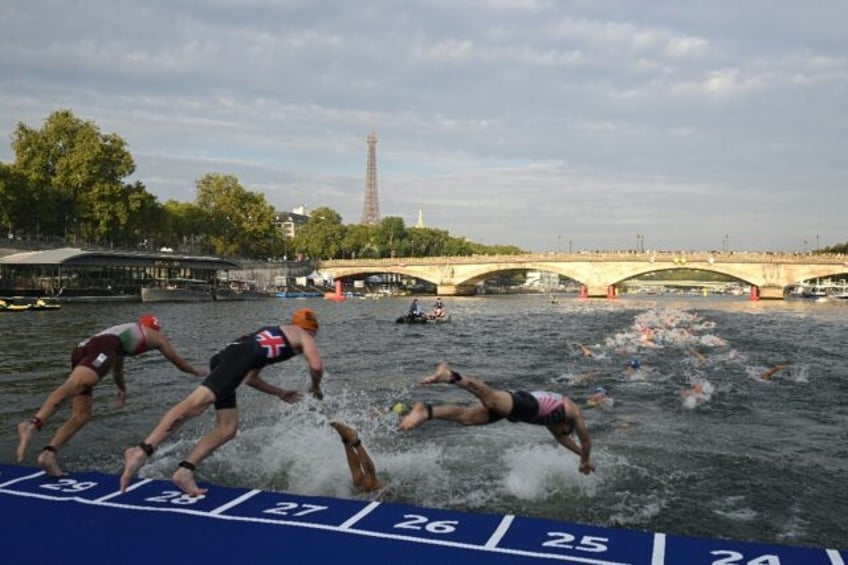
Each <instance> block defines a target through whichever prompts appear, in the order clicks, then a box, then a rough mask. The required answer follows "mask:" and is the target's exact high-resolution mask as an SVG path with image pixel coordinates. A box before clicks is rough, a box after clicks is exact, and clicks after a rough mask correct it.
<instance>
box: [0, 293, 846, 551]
mask: <svg viewBox="0 0 848 565" xmlns="http://www.w3.org/2000/svg"><path fill="white" fill-rule="evenodd" d="M426 301H429V299H425V302H426ZM407 303H408V300H407V299H400V298H386V299H382V300H347V301H344V302H341V303H336V302H331V301H325V300H320V299H311V300H280V299H278V300H270V301H261V302H242V303H238V302H230V303H221V302H219V303H207V304H161V305H156V306H155V308H153V310H154V311H155V313H156V314H157V315H158V316H159V318H160V319H161V321H162V323H163V327H164V332H165V334H166V335H167V336H168V337H169V339H170V340H171V341H172V343H173V344H174V345H175V346H176V348H177V350H178V351H180V352H181V353H182V354H183V355H184V356H185V357H186V358H188V359H190V360H191V361H192V362H194V363H198V364H205V362H206V360H207V359H208V358H209V356H210V355H211V354H212V353H214V352H215V351H216V350H217V349H218V348H219V347H220V346H222V345H223V344H225V343H227V342H228V341H230V340H231V339H232V338H234V337H236V336H238V335H240V334H242V333H243V332H246V331H251V330H253V329H255V328H256V327H258V326H260V325H265V324H272V323H276V322H278V321H279V320H280V319H283V318H287V317H288V316H289V315H290V313H291V312H292V311H293V310H294V309H295V308H298V307H301V306H304V305H308V306H310V307H312V308H314V309H315V310H316V312H317V313H318V317H319V320H320V321H321V331H320V333H319V336H318V343H319V346H320V348H321V351H322V355H323V357H324V359H325V364H326V370H327V374H326V377H325V384H324V391H325V400H324V401H323V402H318V401H315V400H314V399H311V398H309V399H307V400H305V401H303V402H301V403H299V404H296V405H288V404H284V403H282V402H280V401H278V400H276V399H274V398H271V397H269V396H266V395H263V394H261V393H259V392H257V391H255V390H253V389H250V388H248V387H244V388H242V389H240V395H239V405H240V407H241V408H242V411H241V429H240V432H239V436H238V437H237V438H236V439H235V440H233V441H232V442H230V443H229V444H227V445H226V446H224V447H223V448H222V449H220V450H219V451H218V452H216V453H215V454H213V455H212V456H211V457H210V458H209V459H207V460H206V461H205V462H204V463H203V465H202V466H201V467H200V468H199V469H198V475H199V480H202V481H208V482H212V483H217V484H224V485H231V486H242V487H251V488H258V489H265V490H283V489H285V490H288V491H291V492H295V493H298V494H309V495H326V496H340V497H354V496H356V495H355V494H354V493H353V492H352V491H351V487H350V479H349V475H348V471H347V467H346V463H345V459H344V452H343V450H342V446H341V443H340V442H339V439H338V436H337V435H336V433H335V432H334V431H333V430H332V428H330V426H329V425H328V422H329V421H330V420H333V419H338V420H342V421H345V422H347V423H348V424H350V425H352V426H354V427H356V428H357V429H358V430H359V432H360V436H361V438H362V440H363V443H364V444H365V445H366V446H367V447H368V448H369V451H370V452H371V454H372V457H373V458H374V460H375V462H376V465H377V468H378V470H379V473H380V475H381V477H382V478H383V479H384V480H385V481H388V483H390V484H391V487H392V488H391V495H390V496H391V498H392V499H393V500H397V501H402V502H410V503H414V504H418V505H423V506H435V507H447V508H453V509H459V510H469V511H475V512H484V513H517V514H522V515H530V516H540V517H550V518H554V519H562V520H567V521H573V522H579V523H590V524H599V525H605V526H614V527H625V528H633V529H640V530H650V531H663V532H667V533H676V534H684V535H694V536H703V537H711V538H712V537H719V538H732V539H745V540H757V541H764V542H772V543H779V544H787V545H803V546H807V545H809V546H822V547H832V548H840V549H845V548H848V519H846V514H845V511H846V509H848V433H846V430H848V407H846V403H845V398H846V395H848V379H846V376H845V370H846V365H848V363H846V361H848V353H846V335H848V304H840V303H836V304H822V303H815V302H806V301H800V300H799V301H786V302H765V301H761V302H752V301H750V300H747V299H745V298H744V297H741V298H740V297H725V296H710V297H701V296H687V297H681V296H678V295H673V296H661V297H647V296H624V297H621V298H618V299H616V300H580V299H578V298H573V297H561V298H560V300H559V302H558V303H552V302H551V300H550V299H549V298H548V297H546V296H540V295H524V296H485V297H468V298H448V299H447V300H446V303H447V307H448V310H449V312H450V314H451V322H450V323H445V324H438V325H430V324H428V325H405V324H396V323H395V319H396V318H397V317H398V316H399V315H401V314H402V313H403V312H404V311H405V310H406V307H407V305H408V304H407ZM150 309H151V307H150V306H149V305H143V304H134V303H129V304H127V303H124V304H114V303H113V304H66V305H64V307H63V308H62V310H60V311H53V312H26V313H15V314H9V313H7V314H0V343H2V353H0V398H2V403H1V405H0V409H2V418H3V422H4V424H3V426H2V431H0V460H2V462H4V463H13V462H14V451H15V445H16V443H17V438H16V434H15V432H14V425H15V424H16V423H17V422H18V421H20V420H23V419H27V418H29V417H30V416H31V415H32V414H33V413H34V412H35V410H36V409H37V408H38V406H39V405H40V403H41V402H43V400H44V399H45V398H46V396H47V394H48V393H49V392H50V391H51V390H52V389H53V388H55V387H56V386H57V385H58V384H60V383H61V382H62V381H63V379H64V378H65V377H66V375H67V371H68V368H69V354H70V351H71V348H72V347H73V345H74V344H75V343H76V342H78V341H80V340H82V339H83V338H85V337H87V336H88V335H90V334H91V333H94V332H96V331H99V330H101V329H102V328H104V327H106V326H109V325H112V324H114V323H119V322H124V321H128V320H132V319H134V318H135V317H136V316H138V315H139V314H141V313H143V312H145V311H149V310H150ZM575 343H581V344H584V345H585V346H587V347H588V348H589V350H590V351H591V352H592V355H591V356H586V355H583V353H582V352H581V349H580V348H579V347H576V346H575V345H573V344H575ZM634 358H635V359H638V360H639V362H640V365H641V366H640V368H639V369H638V370H636V371H633V370H632V369H629V368H628V367H629V363H630V361H631V360H632V359H634ZM443 359H444V360H448V361H450V362H452V364H453V365H454V366H455V368H456V369H457V370H459V371H460V372H464V373H468V374H473V375H476V376H480V377H482V378H484V379H485V380H487V381H488V382H490V383H491V384H492V385H494V386H497V387H500V388H509V389H519V388H520V389H527V390H533V389H549V390H556V391H561V392H564V393H567V394H569V395H570V396H571V397H572V398H574V399H576V400H578V401H579V402H581V403H583V402H585V400H586V398H587V397H588V396H589V395H590V394H591V393H592V391H593V390H594V388H595V387H596V386H598V385H603V386H604V387H606V388H607V390H608V392H609V394H610V396H611V397H612V398H613V399H614V404H613V406H612V407H608V408H603V409H600V408H596V409H586V410H585V413H586V415H587V419H588V423H589V429H590V432H591V434H592V440H593V459H594V461H595V464H596V467H597V472H596V473H594V474H593V475H591V476H588V477H586V476H583V475H580V474H579V473H578V472H577V458H576V457H575V456H574V455H573V454H571V453H570V452H567V451H566V450H565V449H563V448H561V447H559V446H558V445H557V444H556V443H555V442H554V440H553V439H552V437H551V436H550V435H549V434H548V432H547V431H546V430H545V429H544V428H542V427H537V426H529V425H526V424H510V423H507V422H500V423H497V424H494V425H491V426H483V427H474V428H472V427H463V426H460V425H456V424H452V423H449V422H428V423H425V424H423V425H422V426H420V427H419V428H417V429H414V430H411V431H408V432H400V431H398V430H397V429H396V421H393V420H391V419H390V418H389V417H387V416H375V415H374V413H375V410H379V409H380V408H384V407H387V406H389V405H391V404H392V403H393V402H394V401H396V400H402V401H407V402H411V401H414V400H426V401H430V402H471V401H472V400H473V399H472V398H471V397H470V395H469V394H467V393H465V392H464V391H462V390H460V389H458V388H456V387H452V386H450V385H438V386H432V387H426V388H422V387H416V386H415V384H416V382H417V381H418V380H420V378H421V377H423V376H424V375H426V374H427V373H429V372H430V371H431V370H432V369H433V368H434V367H435V365H436V363H437V362H438V361H440V360H443ZM777 364H785V365H787V368H786V369H784V370H782V371H779V372H777V373H776V374H775V375H774V377H773V378H772V379H770V380H763V379H762V378H761V376H762V374H763V373H764V372H765V371H766V370H767V369H768V368H769V367H772V366H775V365H777ZM126 372H127V383H128V398H127V405H126V406H125V407H124V408H123V409H117V408H115V407H113V406H112V403H111V399H112V397H113V395H114V392H115V388H114V386H113V385H112V383H111V380H110V379H109V380H104V382H103V383H101V384H100V385H99V386H98V387H97V388H96V389H95V393H94V398H95V406H94V416H93V419H92V422H91V423H90V424H89V425H88V426H87V427H86V428H85V429H83V430H82V431H81V432H80V433H79V434H77V436H76V437H75V438H74V439H73V440H72V441H71V442H70V443H69V444H68V445H67V446H66V447H65V449H63V450H62V452H61V453H60V461H61V463H62V464H63V465H64V466H65V468H66V470H68V471H74V470H99V471H103V472H107V473H116V474H117V473H119V472H120V469H121V466H122V452H123V449H124V448H125V447H126V446H128V445H131V444H134V443H137V442H138V441H139V440H140V439H141V438H142V437H144V436H145V435H146V434H147V432H148V431H149V430H150V429H151V428H152V427H153V426H154V425H155V424H156V422H158V420H159V418H160V417H161V416H162V414H163V413H164V412H165V410H166V409H167V408H168V407H170V405H172V404H173V403H175V402H177V401H178V400H180V399H181V398H182V397H183V396H184V395H185V394H187V393H188V392H189V391H190V390H191V389H192V388H193V387H194V386H195V385H196V384H197V379H195V378H193V377H189V376H186V375H184V374H182V373H180V372H179V371H177V370H176V369H175V368H174V367H173V366H171V365H170V364H169V363H168V362H167V361H165V360H164V359H163V358H162V357H161V356H159V355H158V354H156V353H152V352H151V353H147V354H145V355H142V356H140V357H137V358H131V359H128V360H127V363H126ZM263 374H264V376H265V378H266V379H267V380H270V381H271V382H274V383H276V384H280V385H282V386H286V387H290V388H295V387H298V388H301V389H305V388H306V387H307V384H308V372H307V370H306V367H305V363H303V362H302V359H300V358H295V359H292V360H291V361H288V362H286V363H282V364H280V365H275V366H271V367H269V368H267V369H266V370H265V372H264V373H263ZM583 379H585V380H583ZM695 383H700V384H701V386H702V388H703V391H704V392H705V393H706V394H704V395H703V396H702V397H701V402H699V403H698V404H697V405H695V404H690V402H691V401H684V400H683V399H682V397H681V395H680V393H681V391H683V390H684V389H686V388H688V387H690V386H692V385H693V384H695ZM67 414H68V409H67V407H64V408H62V409H61V410H60V411H59V412H58V413H57V414H56V415H55V416H54V418H53V419H52V420H51V421H49V422H48V423H47V425H46V426H45V430H44V431H43V432H42V434H41V437H38V438H36V440H35V442H34V445H33V449H32V453H31V454H30V456H29V458H28V459H27V461H26V464H30V465H32V464H34V457H35V453H36V452H37V450H38V449H39V448H40V447H41V446H42V445H43V444H44V443H46V441H47V440H48V439H49V437H50V435H52V433H53V432H54V431H55V429H56V426H57V425H58V423H59V422H61V421H63V419H64V418H65V417H67ZM213 418H214V416H213V411H212V410H210V411H209V413H208V414H204V415H202V416H200V417H198V418H196V419H195V420H193V421H192V422H190V423H189V424H188V425H186V426H185V427H184V428H183V429H182V430H181V431H180V432H179V433H178V434H177V435H176V436H175V437H174V438H172V439H171V440H169V441H168V442H166V443H165V444H163V446H162V447H161V448H160V450H159V451H158V452H157V454H156V455H155V456H154V457H153V458H152V459H151V461H150V462H149V463H148V465H147V466H145V467H144V468H143V469H142V471H141V475H142V476H146V477H158V478H161V477H167V476H169V475H170V473H171V471H172V470H173V468H174V466H175V465H176V463H177V462H178V461H180V460H181V459H182V458H184V456H185V455H186V454H187V452H188V450H189V449H190V447H191V446H192V445H193V442H194V441H195V440H196V439H197V438H198V437H199V435H200V434H201V433H202V432H203V431H204V430H206V429H208V428H209V427H210V426H211V425H212V420H213ZM116 486H117V478H116Z"/></svg>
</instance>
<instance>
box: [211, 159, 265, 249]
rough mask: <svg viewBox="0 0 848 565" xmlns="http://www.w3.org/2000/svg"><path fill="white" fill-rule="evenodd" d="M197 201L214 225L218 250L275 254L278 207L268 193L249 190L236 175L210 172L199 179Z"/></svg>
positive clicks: (214, 236) (215, 245)
mask: <svg viewBox="0 0 848 565" xmlns="http://www.w3.org/2000/svg"><path fill="white" fill-rule="evenodd" d="M196 202H197V206H198V208H199V209H200V210H201V211H202V212H203V214H204V215H205V216H206V217H207V219H208V220H209V222H210V224H211V226H212V229H211V230H210V242H211V244H212V247H213V249H214V252H215V253H217V254H220V255H234V256H247V257H261V256H265V257H268V256H270V255H271V248H272V246H273V242H274V225H273V223H272V221H273V216H274V209H273V208H272V207H271V206H270V205H269V204H268V203H267V202H266V201H265V196H264V195H262V194H259V193H256V192H250V191H248V190H245V188H244V187H242V186H241V184H239V181H238V179H237V178H236V177H234V176H232V175H222V174H218V173H209V174H207V175H205V176H203V177H202V178H201V179H200V180H198V181H197V201H196Z"/></svg>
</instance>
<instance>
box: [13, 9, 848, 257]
mask: <svg viewBox="0 0 848 565" xmlns="http://www.w3.org/2000/svg"><path fill="white" fill-rule="evenodd" d="M846 28H848V2H845V0H814V1H811V2H799V1H797V0H745V1H741V2H740V1H738V0H733V1H724V0H676V1H671V2H666V1H659V0H657V1H653V2H647V1H645V2H639V1H635V0H634V1H622V2H610V1H605V0H574V1H566V0H562V1H554V0H551V1H546V0H479V1H474V2H471V1H462V0H421V1H405V2H404V1H391V0H385V1H377V0H375V1H369V0H362V1H350V0H328V1H319V0H316V1H307V0H300V1H295V0H145V1H133V2H130V1H127V0H110V1H108V2H105V1H101V0H96V1H95V0H4V1H3V3H2V5H1V6H0V132H2V133H3V135H4V136H5V139H4V142H3V143H2V144H0V161H4V162H11V161H13V160H14V154H13V152H12V149H11V147H10V143H9V141H10V138H11V134H12V132H13V131H14V128H15V126H16V124H17V123H18V122H23V123H25V124H26V125H28V126H30V127H33V128H39V127H41V126H42V124H43V121H44V119H45V118H46V117H47V116H48V115H49V114H51V113H52V112H54V111H56V110H58V109H63V108H67V109H70V110H71V111H73V113H74V114H75V115H76V116H77V117H79V118H82V119H86V120H91V121H93V122H95V123H96V125H97V126H98V127H99V128H100V129H101V131H102V132H104V133H116V134H118V135H119V136H121V137H122V138H123V139H124V140H126V141H127V142H128V144H129V148H130V151H131V153H132V155H133V157H134V158H135V161H136V166H137V168H136V173H135V175H134V177H133V179H132V180H136V179H137V180H141V181H142V182H143V183H144V184H145V185H146V186H147V189H148V190H149V191H150V192H152V193H153V194H155V195H156V196H157V197H158V198H159V200H160V201H161V202H164V201H166V200H169V199H175V200H179V201H193V200H194V197H195V181H196V180H197V179H198V178H200V177H201V176H202V175H204V174H206V173H210V172H217V173H226V174H232V175H235V176H236V177H238V179H239V181H240V182H241V184H242V185H243V186H244V187H245V188H247V189H248V190H251V191H255V192H262V193H264V194H265V197H266V199H267V200H268V202H269V203H270V204H272V205H273V206H275V207H276V208H277V209H279V210H290V209H292V208H294V207H296V206H301V205H304V206H306V207H307V208H311V209H314V208H316V207H318V206H329V207H331V208H333V209H335V210H337V211H338V212H339V213H340V214H341V215H342V217H343V221H344V223H348V224H351V223H358V222H359V221H360V218H361V216H362V208H363V199H364V194H365V171H366V159H367V145H366V138H367V136H368V133H369V132H370V131H372V130H373V131H375V132H376V134H377V138H378V145H377V165H378V190H379V199H380V212H381V214H382V215H383V216H400V217H402V218H403V219H404V221H405V222H406V224H407V225H408V226H410V225H414V224H415V223H416V221H417V217H418V210H419V207H421V209H422V210H423V214H424V221H425V224H426V225H427V226H428V227H437V228H442V229H446V230H448V231H449V232H450V233H451V235H454V236H461V237H466V238H468V239H470V240H473V241H478V242H482V243H485V244H498V243H500V244H515V245H518V246H520V247H522V248H524V249H526V250H529V251H557V250H562V251H567V250H568V249H573V250H574V251H577V250H578V249H626V248H633V247H635V246H636V245H637V243H638V242H640V241H643V242H644V247H645V248H646V249H670V250H679V249H691V250H705V249H718V250H720V249H722V248H724V247H725V246H727V247H729V248H730V249H733V250H763V251H772V250H785V251H803V250H804V249H805V248H808V249H812V248H814V247H815V245H816V243H819V244H820V245H821V246H826V245H833V244H836V243H843V242H846V241H848V229H846V216H845V212H846V208H847V206H846V205H848V195H846V189H847V188H848V182H846V181H848V146H847V145H848V144H847V143H846V140H848V33H846V31H845V30H846Z"/></svg>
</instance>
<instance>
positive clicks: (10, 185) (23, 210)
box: [0, 163, 35, 234]
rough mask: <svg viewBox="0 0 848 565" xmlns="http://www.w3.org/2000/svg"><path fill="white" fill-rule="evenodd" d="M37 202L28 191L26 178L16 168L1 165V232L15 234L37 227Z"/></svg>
mask: <svg viewBox="0 0 848 565" xmlns="http://www.w3.org/2000/svg"><path fill="white" fill-rule="evenodd" d="M34 212H35V202H34V200H33V199H32V194H31V193H30V192H29V191H28V190H27V182H26V177H24V175H23V174H21V173H20V172H19V171H18V170H16V169H15V168H14V167H12V166H10V165H7V164H5V163H0V228H2V230H0V232H2V231H5V232H8V233H10V234H11V233H15V232H16V231H18V230H20V229H21V228H23V229H26V228H27V226H28V225H35V213H34Z"/></svg>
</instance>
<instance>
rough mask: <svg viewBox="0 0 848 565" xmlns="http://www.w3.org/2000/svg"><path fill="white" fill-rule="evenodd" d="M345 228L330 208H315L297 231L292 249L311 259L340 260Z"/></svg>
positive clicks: (342, 251) (337, 214) (339, 216)
mask: <svg viewBox="0 0 848 565" xmlns="http://www.w3.org/2000/svg"><path fill="white" fill-rule="evenodd" d="M344 242H345V227H344V226H343V225H342V217H341V215H340V214H339V213H338V212H336V211H335V210H333V209H332V208H327V207H322V208H316V209H315V210H314V211H313V212H312V214H310V216H309V219H308V220H307V221H306V223H305V224H303V226H301V227H300V229H298V230H297V234H296V235H295V238H294V241H293V242H292V244H293V246H294V249H295V251H296V252H297V253H300V254H302V255H304V256H306V257H310V258H312V259H340V258H342V257H343V253H344Z"/></svg>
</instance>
